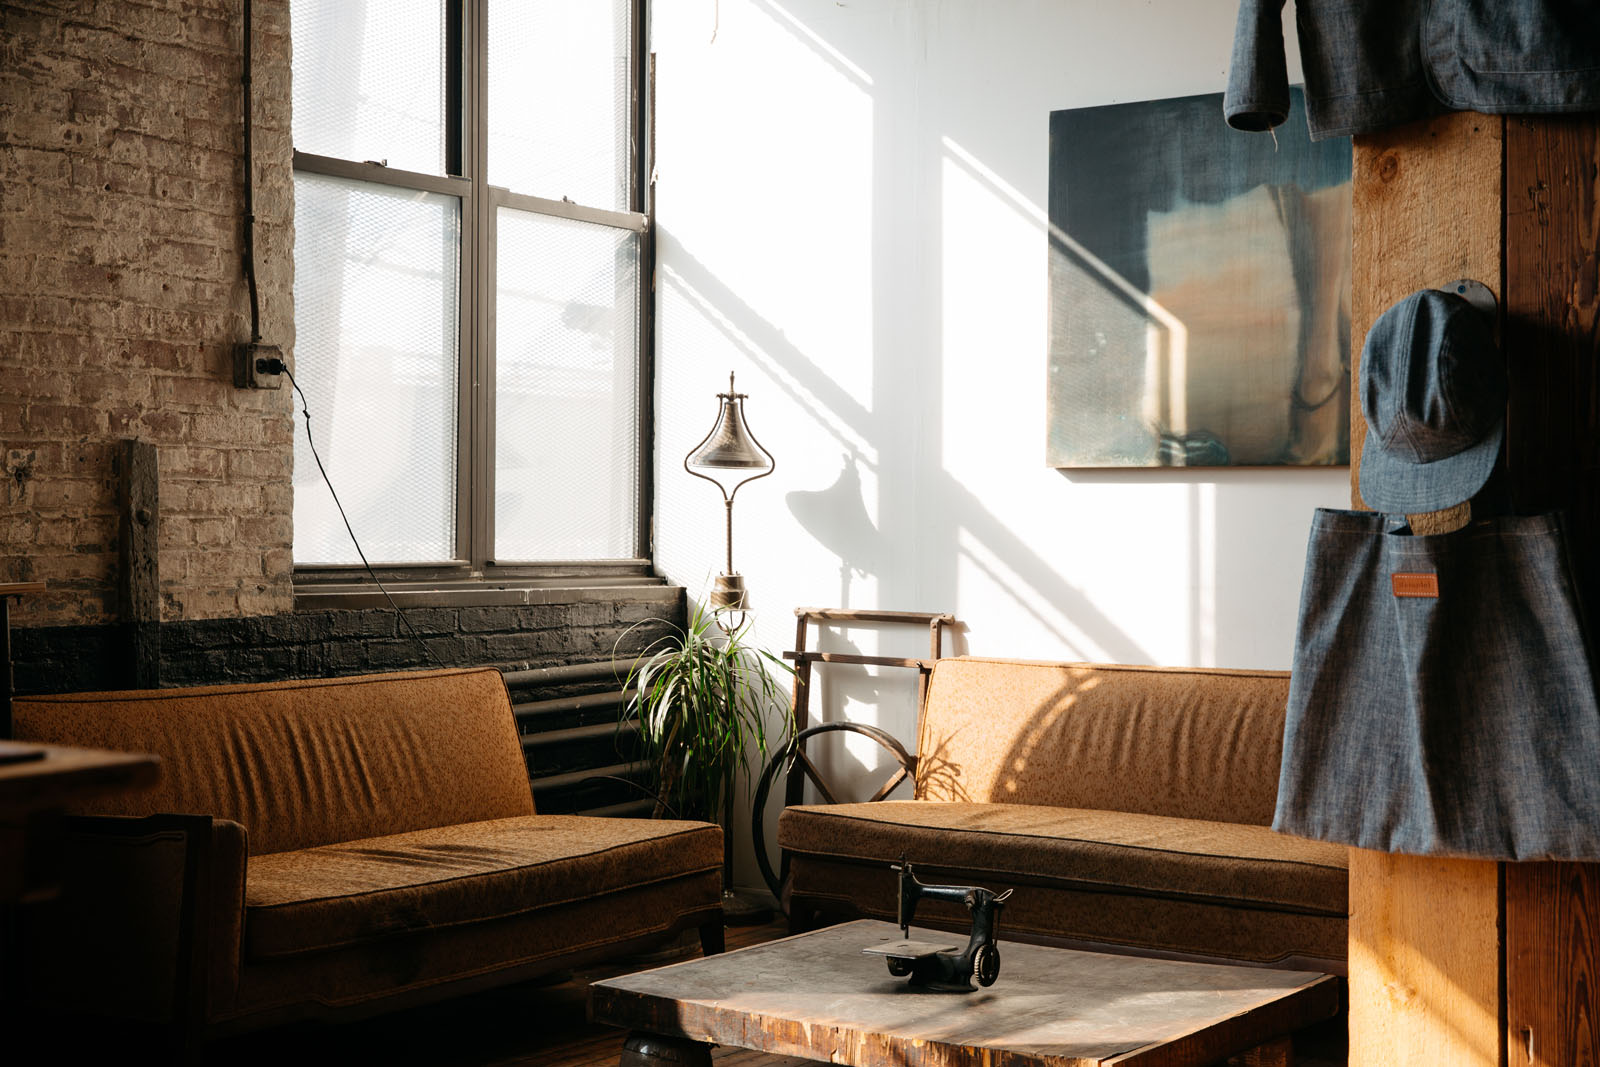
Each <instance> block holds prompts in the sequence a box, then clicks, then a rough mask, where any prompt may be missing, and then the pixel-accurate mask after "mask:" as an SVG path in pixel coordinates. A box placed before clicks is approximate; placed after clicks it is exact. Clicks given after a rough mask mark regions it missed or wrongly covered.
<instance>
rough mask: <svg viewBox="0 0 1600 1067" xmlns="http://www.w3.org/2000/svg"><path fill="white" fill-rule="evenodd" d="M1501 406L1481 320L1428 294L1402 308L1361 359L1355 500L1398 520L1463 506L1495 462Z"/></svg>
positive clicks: (1392, 312)
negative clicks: (1361, 430)
mask: <svg viewBox="0 0 1600 1067" xmlns="http://www.w3.org/2000/svg"><path fill="white" fill-rule="evenodd" d="M1505 406H1506V371H1505V366H1504V364H1503V363H1502V362H1501V359H1500V353H1499V350H1498V349H1497V348H1496V347H1495V343H1494V334H1493V333H1492V332H1491V327H1490V321H1489V316H1488V315H1486V314H1484V313H1483V312H1481V311H1479V310H1478V309H1476V308H1474V307H1473V306H1472V305H1471V304H1469V303H1467V301H1465V300H1463V299H1462V298H1461V297H1459V296H1457V295H1455V294H1454V293H1446V292H1441V291H1439V290H1437V289H1423V290H1420V291H1418V292H1415V293H1412V294H1411V295H1410V296H1408V297H1406V298H1405V299H1403V300H1401V301H1400V302H1399V303H1397V304H1395V305H1394V306H1393V307H1391V308H1390V309H1389V310H1387V311H1385V312H1384V313H1383V314H1382V315H1380V316H1378V321H1377V322H1375V323H1373V324H1372V329H1371V331H1370V332H1368V334H1367V343H1366V345H1365V346H1364V347H1363V348H1362V350H1361V413H1362V414H1363V415H1365V416H1366V419H1367V440H1366V444H1365V446H1364V447H1363V449H1362V452H1361V482H1360V484H1361V498H1362V499H1363V500H1364V501H1366V503H1367V506H1368V507H1371V508H1375V509H1376V510H1378V511H1387V512H1394V513H1405V514H1418V513H1420V512H1425V511H1438V510H1440V509H1441V508H1448V507H1452V506H1454V505H1456V504H1459V503H1461V502H1462V501H1463V500H1469V499H1471V497H1472V495H1473V494H1474V493H1476V492H1477V491H1478V490H1479V489H1481V488H1483V483H1484V482H1486V481H1488V480H1489V472H1490V471H1492V470H1493V469H1494V463H1495V459H1496V457H1498V456H1499V454H1500V441H1501V438H1502V437H1503V436H1504V435H1505Z"/></svg>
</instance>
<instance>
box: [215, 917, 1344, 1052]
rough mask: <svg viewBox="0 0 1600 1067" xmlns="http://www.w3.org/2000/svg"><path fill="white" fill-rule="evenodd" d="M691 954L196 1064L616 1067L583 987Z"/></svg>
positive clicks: (766, 937) (301, 1032)
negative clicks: (591, 1016) (588, 1008)
mask: <svg viewBox="0 0 1600 1067" xmlns="http://www.w3.org/2000/svg"><path fill="white" fill-rule="evenodd" d="M787 935H788V927H787V924H786V923H785V921H784V920H783V918H782V917H781V916H780V917H779V918H778V919H777V920H775V921H774V922H771V923H768V924H766V925H764V926H747V927H729V929H728V948H729V949H730V950H732V949H735V948H742V947H745V946H747V945H754V944H759V943H761V942H763V941H770V940H773V939H775V938H779V937H786V936H787ZM699 954H700V944H699V940H698V938H697V937H696V936H695V935H693V934H690V935H689V936H688V938H686V939H685V940H684V941H683V942H682V943H681V944H680V946H679V947H678V948H677V950H676V951H675V952H674V951H673V950H668V952H666V953H658V954H656V955H655V956H653V957H649V958H644V959H634V960H622V961H617V962H616V963H614V964H612V965H610V966H608V967H605V968H595V969H590V970H585V971H583V972H581V973H574V974H572V975H571V976H570V977H567V978H566V980H564V981H560V982H554V983H548V984H545V985H536V984H527V985H519V986H511V987H508V988H505V989H497V990H491V991H489V992H486V993H480V994H477V995H474V996H470V997H460V998H457V999H456V1000H453V1001H450V1002H447V1003H444V1004H438V1005H433V1006H430V1007H427V1008H420V1009H413V1010H411V1011H406V1012H399V1013H395V1014H392V1015H386V1016H383V1017H381V1018H378V1019H371V1020H366V1021H363V1022H358V1023H348V1024H343V1025H337V1026H332V1025H301V1026H292V1027H283V1028H280V1029H277V1030H269V1031H265V1032H262V1033H256V1034H249V1035H246V1036H243V1037H239V1038H235V1039H231V1040H228V1041H221V1042H217V1043H215V1044H212V1045H210V1046H208V1047H207V1048H206V1050H205V1054H204V1059H203V1062H204V1063H205V1064H208V1065H215V1067H268V1065H271V1067H312V1065H320V1064H341V1065H346V1064H348V1065H367V1064H372V1065H383V1067H398V1065H406V1064H426V1065H427V1067H616V1064H617V1059H618V1057H619V1055H620V1053H621V1051H622V1037H623V1035H622V1033H621V1031H617V1030H612V1029H611V1028H609V1027H605V1026H596V1025H592V1024H591V1023H589V1022H588V1019H587V1012H586V1004H587V999H588V986H589V983H590V982H592V981H595V980H597V979H600V978H609V977H612V976H614V975H618V974H628V973H631V972H633V971H637V970H642V969H644V968H647V967H659V966H663V965H665V964H667V963H673V962H676V961H677V960H679V959H689V958H693V957H695V956H698V955H699ZM1343 1044H1344V1042H1343V1034H1342V1022H1341V1024H1340V1026H1338V1027H1336V1028H1330V1029H1329V1030H1328V1031H1327V1032H1326V1033H1323V1034H1319V1035H1313V1036H1312V1038H1311V1040H1309V1041H1308V1042H1306V1047H1305V1048H1299V1047H1298V1043H1297V1053H1298V1055H1297V1059H1296V1064H1297V1065H1298V1067H1343V1065H1344V1062H1345V1060H1344V1050H1343ZM711 1058H712V1060H713V1062H714V1063H715V1064H716V1067H824V1065H822V1064H817V1063H814V1062H813V1061H810V1060H801V1059H796V1058H794V1057H791V1056H772V1055H768V1054H766V1053H761V1052H750V1051H746V1050H742V1049H728V1048H719V1049H715V1050H714V1051H713V1052H712V1054H711Z"/></svg>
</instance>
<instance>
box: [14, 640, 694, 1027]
mask: <svg viewBox="0 0 1600 1067" xmlns="http://www.w3.org/2000/svg"><path fill="white" fill-rule="evenodd" d="M15 716H16V734H17V736H18V737H20V738H25V739H29V740H35V741H43V742H47V743H56V744H63V745H81V746H86V747H91V748H103V749H120V750H134V751H143V752H153V753H156V754H157V755H159V756H160V757H161V761H162V776H161V780H160V783H159V784H158V785H157V786H156V787H155V788H154V789H152V790H149V791H146V792H143V793H138V794H131V795H128V796H127V797H125V798H122V799H120V800H117V801H116V802H114V803H107V804H98V805H97V808H96V810H97V812H99V813H101V814H102V815H103V816H110V817H95V818H81V819H76V820H73V821H72V822H71V824H70V833H69V834H68V836H67V844H66V850H65V856H64V859H63V862H64V872H63V873H64V878H63V882H64V887H65V888H64V890H63V895H62V897H61V899H60V900H59V901H57V902H55V903H54V904H52V905H46V906H41V907H38V908H36V909H33V910H31V911H30V912H28V913H27V914H26V915H25V917H24V920H23V924H22V926H23V929H22V934H23V938H24V942H25V945H26V946H27V948H26V952H27V957H26V959H25V965H26V966H27V968H28V971H27V991H28V993H29V994H30V995H31V996H32V997H33V998H34V999H35V1000H36V1001H38V1002H41V1003H43V1004H46V1005H49V1006H52V1007H56V1008H63V1007H64V1008H68V1009H71V1008H89V1009H93V1010H94V1011H95V1012H97V1013H109V1014H114V1015H118V1016H120V1017H123V1018H128V1019H135V1020H144V1021H151V1022H160V1023H176V1024H177V1026H178V1027H179V1030H180V1032H183V1033H185V1034H188V1035H196V1034H207V1035H209V1034H217V1033H223V1032H229V1031H234V1030H241V1029H247V1028H250V1027H254V1026H258V1025H263V1024H265V1023H269V1022H276V1021H282V1020H287V1019H291V1018H296V1017H306V1016H329V1015H360V1014H365V1013H369V1012H373V1011H377V1010H383V1009H387V1008H392V1007H397V1006H401V1005H404V1004H407V1003H412V1002H418V1001H422V1000H429V999H434V998H438V997H442V996H445V995H447V994H449V993H453V992H457V991H464V990H467V989H471V988H476V987H481V986H487V985H492V984H498V983H502V982H508V981H513V980H520V979H523V978H529V977H534V976H537V975H539V974H542V973H546V972H550V971H554V970H559V969H564V968H568V967H571V966H573V965H574V964H578V963H583V962H587V961H590V960H594V959H597V958H601V957H605V956H611V955H619V954H624V953H628V952H631V951H635V950H638V949H641V948H644V947H647V946H649V945H650V944H652V943H655V942H658V941H660V940H663V939H664V938H666V937H668V936H669V935H673V934H676V933H677V932H679V931H682V930H685V929H688V928H690V927H696V926H697V927H699V928H700V930H701V936H702V941H703V943H704V946H705V948H706V950H707V951H720V950H721V947H722V925H721V924H722V912H721V863H722V835H721V831H720V830H719V829H718V828H717V827H716V826H713V825H711V824H708V823H699V822H679V821H665V820H648V819H605V818H585V817H581V816H566V815H539V814H536V813H535V811H534V804H533V799H532V793H531V791H530V789H529V784H528V773H527V768H526V765H525V763H524V760H523V754H522V747H521V744H520V742H519V740H518V736H517V730H516V725H515V722H514V719H513V715H512V710H511V703H510V699H509V697H508V695H507V692H506V687H505V683H504V682H503V681H502V679H501V676H500V674H499V672H498V671H495V670H489V669H483V670H448V671H427V672H416V673H406V674H389V675H369V676H364V677H356V678H338V679H327V680H313V681H293V682H283V683H274V684H263V685H233V686H215V687H207V688H198V689H167V690H143V691H135V692H122V693H80V694H73V695H67V696H46V697H30V698H25V699H19V700H17V702H16V707H15ZM158 813H159V814H158Z"/></svg>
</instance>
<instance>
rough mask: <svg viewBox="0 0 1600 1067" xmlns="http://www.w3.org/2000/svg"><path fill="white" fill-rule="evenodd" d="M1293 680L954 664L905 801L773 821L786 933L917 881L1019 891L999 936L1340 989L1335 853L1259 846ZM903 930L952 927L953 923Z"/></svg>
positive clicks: (806, 810)
mask: <svg viewBox="0 0 1600 1067" xmlns="http://www.w3.org/2000/svg"><path fill="white" fill-rule="evenodd" d="M1288 684H1289V678H1288V674H1287V673H1285V672H1273V671H1237V670H1199V669H1170V668H1156V667H1128V666H1115V665H1097V664H1063V663H1036V662H1024V661H1017V660H999V659H979V658H973V657H957V658H951V659H942V660H939V661H938V662H937V663H936V664H935V666H934V669H933V673H932V676H931V678H930V680H929V685H928V694H927V703H926V706H925V707H924V709H923V713H922V717H921V723H920V729H919V737H918V748H917V751H918V755H917V757H916V765H915V792H914V794H913V796H914V799H912V800H907V801H887V802H881V803H875V804H874V803H866V804H836V805H823V804H818V805H800V806H791V807H789V808H787V809H785V810H784V812H783V814H782V815H781V816H780V818H779V823H778V843H779V845H780V846H781V847H782V848H783V849H784V850H785V851H786V852H787V854H788V856H789V860H790V864H791V866H790V872H791V873H790V880H789V883H788V886H787V894H788V897H789V904H790V915H791V920H792V921H794V922H795V923H796V924H797V925H798V926H801V927H804V926H809V925H813V924H815V923H816V922H819V921H825V920H830V919H839V918H849V917H861V916H865V917H871V918H880V919H890V920H893V919H894V917H895V906H896V889H895V886H896V882H895V876H894V875H893V874H892V873H891V872H890V870H889V864H890V862H891V861H893V860H894V859H896V858H897V857H898V856H899V855H901V853H904V854H905V856H906V858H907V859H908V860H910V861H911V862H912V863H913V864H914V865H915V867H916V869H917V873H918V875H919V877H921V878H922V879H923V880H924V881H934V882H955V883H976V884H979V885H984V886H987V887H989V888H991V889H995V890H1003V889H1009V888H1015V889H1016V893H1015V894H1014V895H1013V896H1012V898H1011V900H1010V901H1009V902H1008V903H1007V904H1006V905H1005V910H1004V912H1003V914H1002V916H1001V930H1002V936H1007V937H1020V938H1023V939H1030V940H1042V941H1051V942H1057V943H1067V944H1071V945H1075V946H1080V947H1109V948H1111V949H1114V950H1119V951H1136V952H1153V953H1158V954H1161V955H1170V956H1175V957H1179V958H1198V959H1212V960H1224V961H1232V962H1245V963H1256V964H1276V965H1280V966H1298V967H1306V968H1310V969H1315V970H1322V971H1329V972H1334V973H1341V974H1342V973H1344V971H1345V955H1346V947H1345V939H1346V923H1347V917H1348V905H1347V899H1348V897H1347V887H1346V850H1345V849H1344V848H1343V847H1342V846H1338V845H1329V844H1326V843H1324V842H1318V841H1307V840H1303V839H1300V838H1295V837H1288V836H1284V835H1282V834H1277V833H1274V832H1273V831H1272V830H1271V829H1270V828H1269V827H1270V824H1271V822H1272V812H1273V806H1274V803H1275V800H1276V797H1277V781H1278V763H1279V758H1280V755H1281V752H1282V747H1283V721H1284V708H1285V705H1286V701H1287V695H1288ZM917 920H918V921H919V922H923V921H924V920H930V921H931V924H932V925H944V926H950V927H961V926H964V923H965V917H964V914H962V913H961V912H959V911H958V910H957V909H955V908H953V907H941V906H938V905H932V904H925V905H923V906H922V907H920V908H919V910H918V913H917Z"/></svg>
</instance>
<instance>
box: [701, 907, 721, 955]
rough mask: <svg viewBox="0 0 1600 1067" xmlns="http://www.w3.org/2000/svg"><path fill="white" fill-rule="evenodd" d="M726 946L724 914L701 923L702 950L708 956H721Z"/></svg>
mask: <svg viewBox="0 0 1600 1067" xmlns="http://www.w3.org/2000/svg"><path fill="white" fill-rule="evenodd" d="M724 947H725V944H724V942H723V931H722V916H721V915H718V916H717V917H716V918H715V919H712V920H711V921H710V922H708V923H702V924H701V926H700V951H701V952H702V953H704V954H705V955H707V956H719V955H721V954H722V950H723V948H724Z"/></svg>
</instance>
